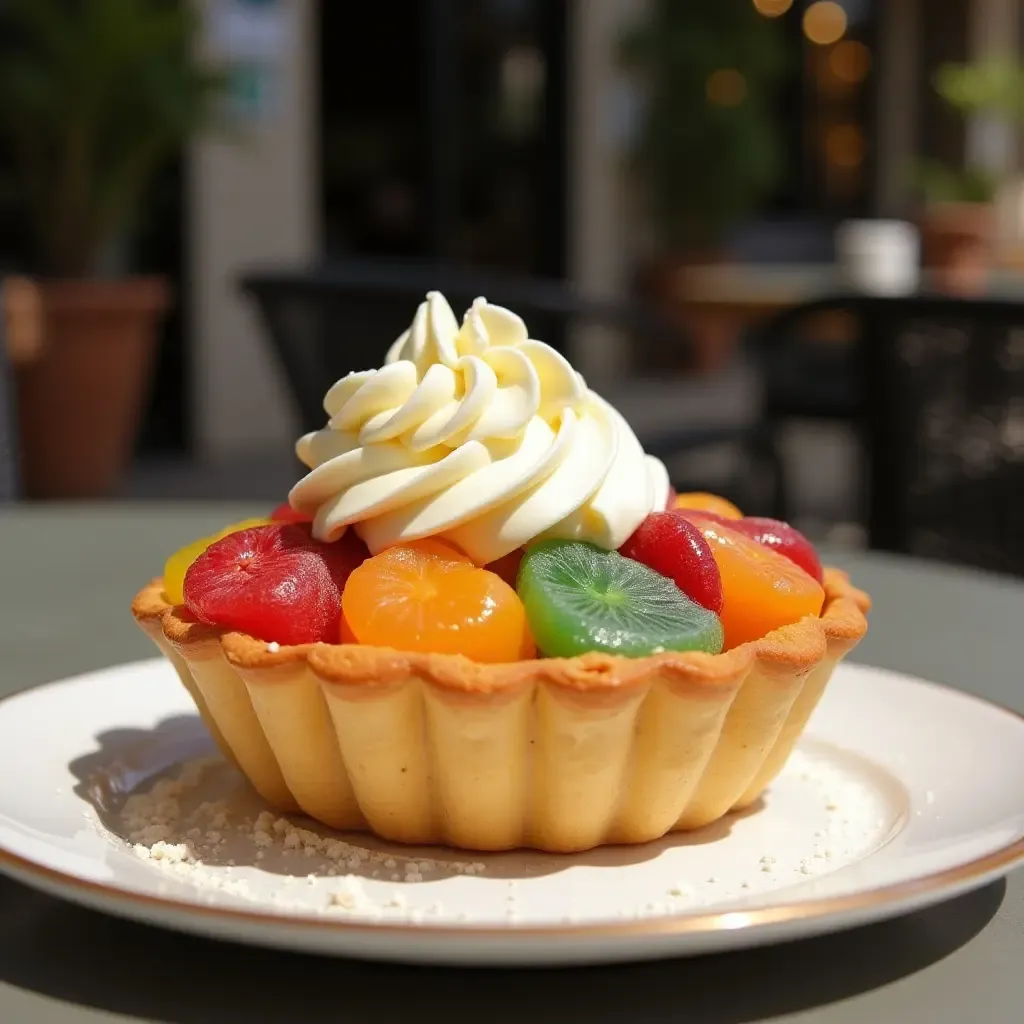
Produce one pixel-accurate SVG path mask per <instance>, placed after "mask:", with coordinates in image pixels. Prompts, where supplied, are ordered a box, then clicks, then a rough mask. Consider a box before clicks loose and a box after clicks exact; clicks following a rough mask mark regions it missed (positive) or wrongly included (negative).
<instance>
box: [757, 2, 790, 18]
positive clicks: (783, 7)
mask: <svg viewBox="0 0 1024 1024" xmlns="http://www.w3.org/2000/svg"><path fill="white" fill-rule="evenodd" d="M792 6H793V0H754V10H755V11H757V13H758V14H763V15H764V16H765V17H766V18H778V17H780V16H781V15H783V14H785V13H786V11H788V10H789V9H790V7H792Z"/></svg>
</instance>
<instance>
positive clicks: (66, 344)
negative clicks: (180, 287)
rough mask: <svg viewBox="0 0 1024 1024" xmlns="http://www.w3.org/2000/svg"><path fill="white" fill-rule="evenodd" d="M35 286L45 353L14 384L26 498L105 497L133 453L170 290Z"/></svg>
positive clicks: (131, 283)
mask: <svg viewBox="0 0 1024 1024" xmlns="http://www.w3.org/2000/svg"><path fill="white" fill-rule="evenodd" d="M40 287H41V292H42V300H43V310H44V318H45V319H44V323H45V345H44V350H43V352H42V354H41V355H40V356H39V358H37V359H36V360H34V361H33V362H32V363H30V364H29V365H28V366H26V367H24V368H23V369H22V370H21V372H20V374H19V379H18V417H19V426H20V447H21V456H22V462H21V471H22V477H23V483H24V489H25V493H26V495H27V496H28V497H30V498H97V497H103V496H105V495H108V494H109V493H110V492H111V491H112V490H113V489H114V487H115V486H116V484H117V483H118V480H119V479H120V476H121V473H122V472H123V470H124V467H125V464H126V463H127V461H128V459H129V457H130V456H131V451H132V445H133V443H134V441H135V436H136V432H137V430H138V424H139V416H140V413H141V410H142V401H143V397H144V395H145V389H146V385H147V383H148V380H149V371H150V367H151V365H152V361H153V353H154V349H155V343H156V333H157V327H158V326H159V323H160V319H161V317H162V315H163V314H164V312H165V311H166V309H167V307H168V305H169V303H170V288H169V286H168V284H167V282H166V281H165V280H164V279H163V278H158V277H152V278H151V277H139V278H129V279H127V280H122V281H93V280H89V281H85V280H83V281H76V280H57V281H47V282H43V283H41V285H40Z"/></svg>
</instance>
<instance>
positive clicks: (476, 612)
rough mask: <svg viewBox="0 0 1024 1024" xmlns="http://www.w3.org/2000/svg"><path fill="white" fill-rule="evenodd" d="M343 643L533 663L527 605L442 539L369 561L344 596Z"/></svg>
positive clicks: (391, 551)
mask: <svg viewBox="0 0 1024 1024" xmlns="http://www.w3.org/2000/svg"><path fill="white" fill-rule="evenodd" d="M342 606H343V609H344V623H343V626H342V632H341V638H342V640H343V642H352V641H353V640H355V641H357V642H359V643H362V644H370V645H372V646H376V647H393V648H396V649H398V650H402V651H419V652H423V653H433V654H462V655H465V656H466V657H467V658H471V659H473V660H474V661H481V662H506V661H520V660H523V659H527V658H532V657H533V656H534V654H535V651H536V649H535V647H534V643H533V639H532V637H531V635H530V630H529V626H528V624H527V621H526V612H525V610H524V608H523V603H522V602H521V601H520V600H519V597H518V596H517V594H516V592H515V590H513V589H512V587H510V586H509V585H508V584H507V583H506V582H505V581H504V580H503V579H502V578H501V577H500V576H498V575H497V574H496V573H493V572H489V571H488V570H487V569H480V568H478V567H477V566H475V565H473V563H472V562H471V561H470V560H469V559H468V558H467V557H466V556H465V555H464V554H462V552H461V551H459V550H458V549H457V548H455V547H453V546H451V545H450V544H447V543H445V542H444V541H440V540H433V539H427V540H418V541H413V542H412V543H409V544H403V545H400V546H398V547H393V548H388V549H387V550H385V551H383V552H381V553H380V554H379V555H375V556H374V557H373V558H369V559H367V560H366V561H365V562H364V563H363V564H362V565H361V566H360V567H359V568H358V569H356V571H355V572H353V573H352V575H351V577H350V578H349V581H348V585H347V586H346V587H345V593H344V595H343V597H342Z"/></svg>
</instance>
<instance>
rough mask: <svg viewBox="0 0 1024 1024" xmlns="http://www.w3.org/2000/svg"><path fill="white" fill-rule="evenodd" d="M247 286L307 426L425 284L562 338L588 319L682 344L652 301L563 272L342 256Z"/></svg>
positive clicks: (387, 337)
mask: <svg viewBox="0 0 1024 1024" xmlns="http://www.w3.org/2000/svg"><path fill="white" fill-rule="evenodd" d="M241 284H242V288H243V290H244V291H245V292H246V293H247V294H248V295H250V296H251V297H252V298H253V299H254V300H255V302H256V303H257V306H258V308H259V310H260V313H261V315H262V317H263V320H264V323H265V324H266V327H267V331H268V335H269V338H270V341H271V343H272V346H273V349H274V352H275V354H276V356H277V358H278V359H279V361H280V363H281V366H282V368H283V370H284V373H285V376H286V378H287V380H288V384H289V387H290V389H291V392H292V395H293V397H294V399H295V401H296V404H297V406H298V408H299V412H300V416H301V419H302V424H303V429H304V430H316V429H319V428H320V427H321V426H323V420H324V411H323V405H322V402H323V396H324V392H325V391H326V390H327V388H328V387H329V386H330V385H331V384H332V383H333V382H334V381H336V380H337V379H338V378H340V377H343V376H344V375H345V374H346V373H349V372H350V371H352V370H362V369H366V368H368V367H374V366H378V365H380V362H381V360H382V359H383V357H384V353H385V351H386V349H387V346H388V345H389V344H390V343H391V342H392V341H393V340H394V339H395V338H397V337H398V336H399V335H400V334H401V333H402V331H404V330H405V328H406V327H408V326H409V322H410V320H411V319H412V314H413V313H414V312H415V310H416V307H417V306H418V305H419V303H421V302H422V301H423V299H424V297H425V295H426V293H427V292H428V291H431V290H437V291H441V292H442V293H443V294H444V295H445V297H446V298H447V299H448V301H449V302H450V303H451V305H452V308H453V309H454V310H455V312H456V315H461V313H462V312H463V311H464V310H465V309H468V308H469V306H470V305H471V304H472V302H473V300H474V299H476V298H477V297H479V296H484V297H485V298H487V300H488V301H490V302H494V303H497V304H498V305H503V306H507V307H509V308H510V309H514V310H515V311H516V312H517V313H519V314H520V315H521V316H522V317H523V318H524V319H525V320H526V323H527V326H528V327H529V328H530V333H531V335H532V336H533V337H536V338H542V339H543V340H544V341H547V342H549V343H551V344H553V345H554V346H555V347H556V348H559V347H562V346H563V345H564V342H565V338H566V334H567V331H568V329H569V328H570V327H571V326H573V325H575V324H577V323H584V322H591V323H602V324H605V325H609V326H614V327H616V328H618V329H621V330H624V331H628V332H636V333H641V334H642V335H643V337H644V338H645V339H647V340H657V341H661V342H664V343H665V344H671V345H675V346H677V347H684V348H685V347H687V345H688V343H687V340H686V338H685V336H683V335H682V334H681V331H680V329H679V327H678V325H677V324H675V323H674V322H673V321H671V320H669V318H668V317H666V316H664V315H663V314H661V313H659V311H657V310H655V309H651V308H649V307H647V306H643V305H639V304H634V303H630V302H611V301H604V300H599V299H592V298H589V297H585V296H582V295H580V294H579V293H578V292H577V291H576V290H574V289H573V288H572V287H571V286H569V285H568V284H566V283H565V282H561V281H550V280H538V279H517V278H505V277H498V276H493V275H486V274H479V273H476V272H472V271H468V270H464V269H461V268H452V267H439V266H436V265H433V264H430V265H421V264H395V263H362V262H360V263H343V264H337V265H332V266H330V267H327V268H322V269H318V270H314V271H308V272H305V271H300V272H294V273H286V274H282V273H253V274H249V275H247V276H246V277H245V278H243V280H242V282H241Z"/></svg>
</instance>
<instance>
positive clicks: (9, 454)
mask: <svg viewBox="0 0 1024 1024" xmlns="http://www.w3.org/2000/svg"><path fill="white" fill-rule="evenodd" d="M3 287H4V284H3V279H2V278H0V503H4V502H9V501H14V500H15V499H16V498H17V497H18V486H17V472H16V467H17V462H18V444H17V435H16V433H15V430H16V424H15V416H14V411H15V410H14V381H13V380H12V379H11V367H10V360H9V359H8V356H7V344H6V341H5V338H4V328H5V326H6V325H5V322H4V321H5V320H6V316H5V312H4V310H5V306H4V294H3Z"/></svg>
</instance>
